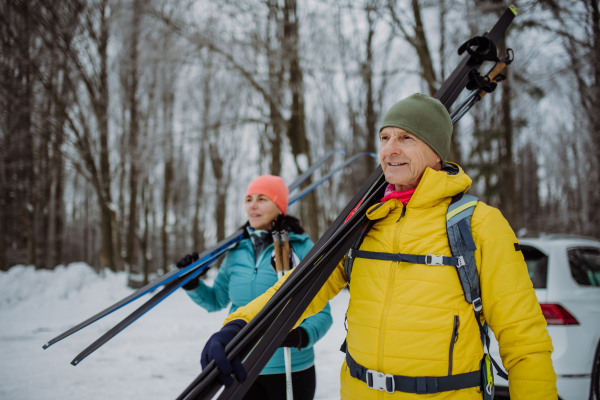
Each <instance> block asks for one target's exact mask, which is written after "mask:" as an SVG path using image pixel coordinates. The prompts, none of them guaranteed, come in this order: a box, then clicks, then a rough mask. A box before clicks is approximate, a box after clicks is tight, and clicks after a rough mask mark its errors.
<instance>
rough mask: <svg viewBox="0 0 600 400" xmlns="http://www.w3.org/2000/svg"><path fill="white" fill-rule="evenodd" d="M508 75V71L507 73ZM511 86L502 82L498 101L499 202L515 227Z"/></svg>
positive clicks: (502, 43) (502, 47) (501, 47)
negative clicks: (499, 144) (500, 179)
mask: <svg viewBox="0 0 600 400" xmlns="http://www.w3.org/2000/svg"><path fill="white" fill-rule="evenodd" d="M498 51H499V53H500V54H506V35H505V36H504V37H503V38H502V40H500V43H499V44H498ZM507 73H510V70H509V71H507ZM511 103H512V102H511V84H510V79H507V80H506V81H504V82H502V99H501V101H500V105H501V114H502V131H503V141H502V142H503V143H502V152H501V155H500V157H501V158H500V160H501V165H502V174H501V177H502V184H501V185H502V190H501V191H500V202H501V207H500V209H501V210H502V214H503V215H504V217H505V218H506V219H507V220H508V222H509V223H510V224H511V226H516V225H515V224H516V222H517V216H516V207H515V196H516V193H515V162H514V156H513V135H514V133H513V132H514V131H513V122H512V115H511V107H512V106H511Z"/></svg>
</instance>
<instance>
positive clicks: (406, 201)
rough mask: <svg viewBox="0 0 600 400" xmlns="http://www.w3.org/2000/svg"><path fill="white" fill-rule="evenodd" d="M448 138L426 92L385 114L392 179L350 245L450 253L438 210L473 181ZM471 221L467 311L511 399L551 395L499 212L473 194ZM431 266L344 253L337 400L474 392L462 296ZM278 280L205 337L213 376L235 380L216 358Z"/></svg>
mask: <svg viewBox="0 0 600 400" xmlns="http://www.w3.org/2000/svg"><path fill="white" fill-rule="evenodd" d="M451 134H452V123H451V120H450V118H449V115H448V112H447V111H446V109H445V107H444V106H443V105H442V104H441V103H440V102H439V101H437V100H435V99H433V98H431V97H429V96H425V95H422V94H415V95H412V96H410V97H408V98H406V99H404V100H402V101H400V102H398V103H396V104H395V105H394V106H392V108H391V109H390V110H389V111H388V112H387V113H386V115H385V117H384V120H383V124H382V128H381V130H380V132H379V139H380V144H381V149H380V161H381V166H382V168H383V171H384V173H385V178H386V181H387V182H388V183H389V184H390V185H389V187H388V189H387V191H386V195H385V197H384V198H383V199H382V202H381V203H380V204H377V205H375V206H373V207H371V208H370V209H369V210H368V211H367V217H368V218H369V219H370V220H372V221H376V222H374V225H373V226H372V228H371V229H370V231H369V232H368V234H367V235H366V237H365V238H364V240H363V242H362V244H361V245H360V250H362V251H366V252H377V253H388V254H389V253H394V254H397V253H402V254H409V255H427V254H442V255H446V256H447V257H449V256H451V255H452V252H451V249H450V246H449V240H448V235H447V231H446V217H447V213H448V207H449V206H450V203H451V201H452V199H453V197H455V196H457V195H459V194H461V193H464V192H466V191H467V190H468V189H469V187H470V186H471V179H470V178H469V177H468V176H467V175H466V174H465V172H464V171H463V170H462V169H461V168H460V167H459V166H458V165H455V164H451V163H446V162H445V159H446V157H447V155H448V153H449V149H450V137H451ZM470 228H471V233H472V236H473V240H474V245H475V247H476V250H474V257H475V262H476V268H477V274H478V276H479V283H480V288H481V303H482V310H481V312H480V313H479V312H478V313H477V315H480V322H481V323H482V324H483V323H484V322H487V324H489V326H490V328H491V330H492V331H493V333H494V334H495V336H496V338H497V339H498V343H499V345H500V355H501V357H502V363H503V365H504V368H505V369H506V370H507V371H508V376H509V390H510V395H511V399H513V400H525V399H527V400H532V399H548V400H550V399H553V400H554V399H557V392H556V375H555V373H554V369H553V367H552V360H551V358H550V356H551V354H552V351H553V348H552V342H551V339H550V337H549V335H548V332H547V330H546V321H545V319H544V317H543V315H542V312H541V309H540V306H539V304H538V301H537V298H536V296H535V292H534V290H533V286H532V283H531V280H530V279H529V276H528V272H527V266H526V264H525V261H524V259H523V255H522V253H521V251H520V249H519V246H518V241H517V238H516V237H515V234H514V232H513V231H512V229H511V227H510V226H509V224H508V222H507V221H506V219H504V217H503V216H502V214H501V213H500V211H498V210H497V209H495V208H493V207H490V206H488V205H486V204H484V203H482V202H479V203H477V205H476V207H475V209H474V211H473V215H472V218H471V226H470ZM365 254H367V253H365ZM430 264H431V263H429V265H428V264H425V263H411V262H397V261H383V260H376V259H368V258H356V259H354V263H353V267H352V270H351V271H352V273H351V281H350V282H351V285H350V304H349V308H348V335H347V355H346V361H345V362H344V364H343V366H342V369H341V375H340V379H341V397H342V398H343V399H482V397H483V393H482V390H481V388H480V386H479V383H476V384H473V382H472V381H473V380H472V379H470V381H469V379H467V378H472V377H473V376H475V375H476V374H474V373H475V372H476V371H479V370H480V362H481V360H482V358H483V356H484V347H483V345H482V340H481V334H480V326H479V324H478V323H477V320H476V317H475V314H474V304H470V303H468V302H467V301H465V293H464V291H463V288H462V287H461V281H460V280H459V276H458V274H457V268H455V267H454V266H449V265H430ZM459 266H460V265H459ZM348 278H349V277H347V276H346V270H345V268H344V262H343V261H342V262H340V264H339V265H338V267H337V268H336V270H335V271H334V272H333V274H332V275H331V277H330V278H329V280H328V281H327V283H326V284H325V285H324V286H323V288H322V289H321V290H320V292H319V293H318V294H317V296H316V297H315V298H314V300H313V301H312V303H311V304H310V305H309V307H308V308H307V310H306V311H305V312H304V314H303V316H302V318H301V320H300V321H299V322H298V324H299V323H300V322H301V321H302V320H303V319H304V318H307V317H309V316H311V315H315V314H316V313H318V312H319V311H320V310H321V309H322V308H323V307H324V306H325V304H327V302H328V301H329V300H330V299H332V298H333V297H334V296H336V295H337V294H338V293H339V292H340V291H341V290H342V289H343V288H344V287H345V286H346V284H347V282H348V281H349V279H348ZM284 280H285V277H284V278H282V280H280V281H279V282H277V284H275V286H273V287H272V288H271V289H269V290H268V291H267V292H266V293H265V294H263V295H262V296H260V297H258V298H257V299H255V300H254V301H253V302H251V303H250V304H248V305H247V306H245V307H242V308H240V309H238V310H237V311H236V312H235V313H232V314H231V315H230V316H229V317H228V318H227V320H226V321H225V322H226V325H225V326H224V328H223V330H222V331H221V332H219V333H217V334H215V335H214V336H213V338H211V339H210V340H209V342H208V343H207V345H206V347H205V349H204V352H203V353H207V354H208V356H209V358H211V359H213V358H214V359H215V361H220V362H218V363H217V364H221V366H220V367H219V368H220V369H221V371H222V372H225V373H231V372H232V371H233V370H236V375H237V376H238V378H243V377H242V376H240V374H239V373H237V372H238V371H237V369H238V368H236V367H235V366H233V367H230V366H229V365H225V366H223V356H224V351H223V348H224V346H225V344H226V342H228V341H229V340H230V339H231V337H232V334H233V335H234V334H235V331H239V330H240V329H241V327H243V325H245V323H247V322H249V321H250V320H251V319H252V318H253V317H254V316H255V315H256V314H257V313H258V312H259V311H260V309H261V308H262V307H263V306H264V305H265V304H266V303H267V301H268V300H269V299H270V298H271V296H272V295H273V294H274V293H275V291H277V289H278V288H279V287H280V285H281V284H282V282H283V281H284ZM232 327H233V331H232ZM229 331H231V332H229ZM226 332H228V335H229V336H227V335H225V336H224V334H225V333H226ZM223 339H225V340H223ZM225 361H226V358H225ZM367 370H370V372H369V373H367ZM378 372H379V373H380V374H379V375H378ZM369 374H370V375H369ZM385 374H389V375H387V376H388V377H391V376H394V377H393V380H394V381H395V382H396V385H395V387H391V386H390V382H391V381H390V380H387V386H385V387H384V390H381V389H380V390H376V389H377V385H376V384H375V383H376V382H374V380H378V381H379V382H380V383H381V382H382V381H381V379H383V382H386V378H385V377H383V378H381V377H382V376H384V375H385ZM377 376H379V378H377ZM425 377H436V379H433V378H425ZM465 377H467V378H465ZM390 379H392V378H390ZM369 380H370V381H369ZM367 381H369V384H367V383H366V382H367ZM400 383H401V384H400ZM369 386H375V389H373V388H370V387H369ZM484 387H485V386H484ZM391 389H393V390H391ZM484 390H485V389H484ZM390 391H391V392H392V393H389V392H390Z"/></svg>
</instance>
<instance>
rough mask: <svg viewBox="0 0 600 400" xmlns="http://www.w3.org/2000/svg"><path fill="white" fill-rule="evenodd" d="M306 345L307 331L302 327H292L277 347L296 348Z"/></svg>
mask: <svg viewBox="0 0 600 400" xmlns="http://www.w3.org/2000/svg"><path fill="white" fill-rule="evenodd" d="M306 346H308V333H306V331H305V330H304V328H302V327H300V326H299V327H297V328H296V329H292V331H291V332H290V333H288V335H287V336H286V338H285V339H284V340H283V343H281V346H279V347H294V348H297V349H298V350H300V349H302V348H304V347H306Z"/></svg>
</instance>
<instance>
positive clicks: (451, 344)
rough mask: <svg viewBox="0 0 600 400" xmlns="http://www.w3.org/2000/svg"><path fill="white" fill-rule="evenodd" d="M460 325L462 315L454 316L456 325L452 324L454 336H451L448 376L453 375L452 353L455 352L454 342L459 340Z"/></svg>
mask: <svg viewBox="0 0 600 400" xmlns="http://www.w3.org/2000/svg"><path fill="white" fill-rule="evenodd" d="M459 326H460V317H459V316H458V315H455V316H454V325H452V338H450V354H449V358H448V376H450V375H452V353H453V352H454V343H456V342H457V341H458V327H459Z"/></svg>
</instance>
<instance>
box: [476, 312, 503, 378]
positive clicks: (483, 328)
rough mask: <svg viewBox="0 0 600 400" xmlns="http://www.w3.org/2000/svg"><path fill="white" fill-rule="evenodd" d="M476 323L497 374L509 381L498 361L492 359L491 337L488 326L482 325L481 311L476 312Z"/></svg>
mask: <svg viewBox="0 0 600 400" xmlns="http://www.w3.org/2000/svg"><path fill="white" fill-rule="evenodd" d="M475 321H477V325H479V332H481V338H482V340H484V344H485V347H486V348H487V354H488V356H490V361H491V362H492V364H493V365H494V368H495V369H496V374H497V375H498V376H499V377H501V378H503V379H506V380H508V374H506V373H505V372H504V371H502V369H501V368H500V365H498V363H497V362H496V360H494V357H492V355H491V354H490V335H489V333H488V329H487V324H484V325H485V326H483V325H481V311H477V310H475Z"/></svg>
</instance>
